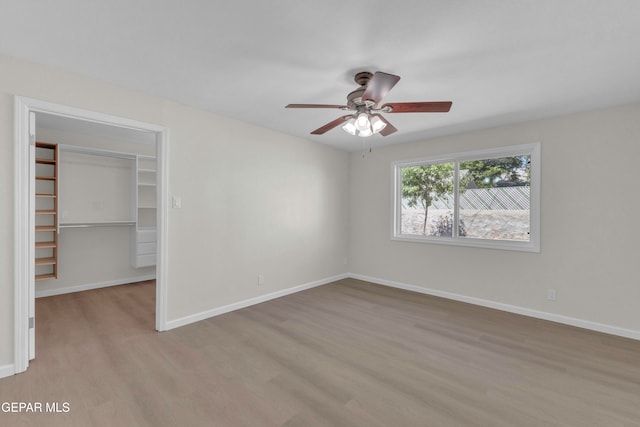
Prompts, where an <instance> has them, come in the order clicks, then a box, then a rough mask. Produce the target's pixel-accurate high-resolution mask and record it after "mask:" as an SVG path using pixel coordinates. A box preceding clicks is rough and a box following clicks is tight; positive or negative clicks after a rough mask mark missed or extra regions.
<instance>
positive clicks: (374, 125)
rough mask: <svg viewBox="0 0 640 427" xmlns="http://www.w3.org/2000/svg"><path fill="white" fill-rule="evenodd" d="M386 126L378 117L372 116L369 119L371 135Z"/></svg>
mask: <svg viewBox="0 0 640 427" xmlns="http://www.w3.org/2000/svg"><path fill="white" fill-rule="evenodd" d="M386 126H387V124H386V123H385V122H384V121H383V120H382V119H380V117H378V116H373V117H372V118H371V130H372V131H373V133H378V132H380V131H381V130H382V129H384V128H385V127H386Z"/></svg>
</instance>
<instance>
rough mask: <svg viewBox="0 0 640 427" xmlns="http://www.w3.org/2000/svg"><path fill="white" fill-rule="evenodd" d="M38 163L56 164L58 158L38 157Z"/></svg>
mask: <svg viewBox="0 0 640 427" xmlns="http://www.w3.org/2000/svg"><path fill="white" fill-rule="evenodd" d="M36 163H38V164H41V165H55V164H56V159H36Z"/></svg>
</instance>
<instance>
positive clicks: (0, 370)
mask: <svg viewBox="0 0 640 427" xmlns="http://www.w3.org/2000/svg"><path fill="white" fill-rule="evenodd" d="M15 373H16V371H15V368H14V366H13V365H4V366H0V378H6V377H10V376H11V375H13V374H15Z"/></svg>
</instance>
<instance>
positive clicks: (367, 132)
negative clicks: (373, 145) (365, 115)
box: [358, 127, 373, 138]
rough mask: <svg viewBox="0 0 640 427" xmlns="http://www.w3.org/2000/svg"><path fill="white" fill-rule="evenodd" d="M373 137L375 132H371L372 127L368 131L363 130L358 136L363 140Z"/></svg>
mask: <svg viewBox="0 0 640 427" xmlns="http://www.w3.org/2000/svg"><path fill="white" fill-rule="evenodd" d="M371 135H373V132H372V131H371V128H370V127H369V128H368V129H365V130H361V131H359V132H358V136H361V137H363V138H365V137H367V136H371Z"/></svg>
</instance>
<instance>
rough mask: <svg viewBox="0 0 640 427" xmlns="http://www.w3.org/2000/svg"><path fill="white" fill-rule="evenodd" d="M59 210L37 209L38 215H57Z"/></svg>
mask: <svg viewBox="0 0 640 427" xmlns="http://www.w3.org/2000/svg"><path fill="white" fill-rule="evenodd" d="M57 213H58V212H56V211H52V210H37V211H36V215H56V214H57Z"/></svg>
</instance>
